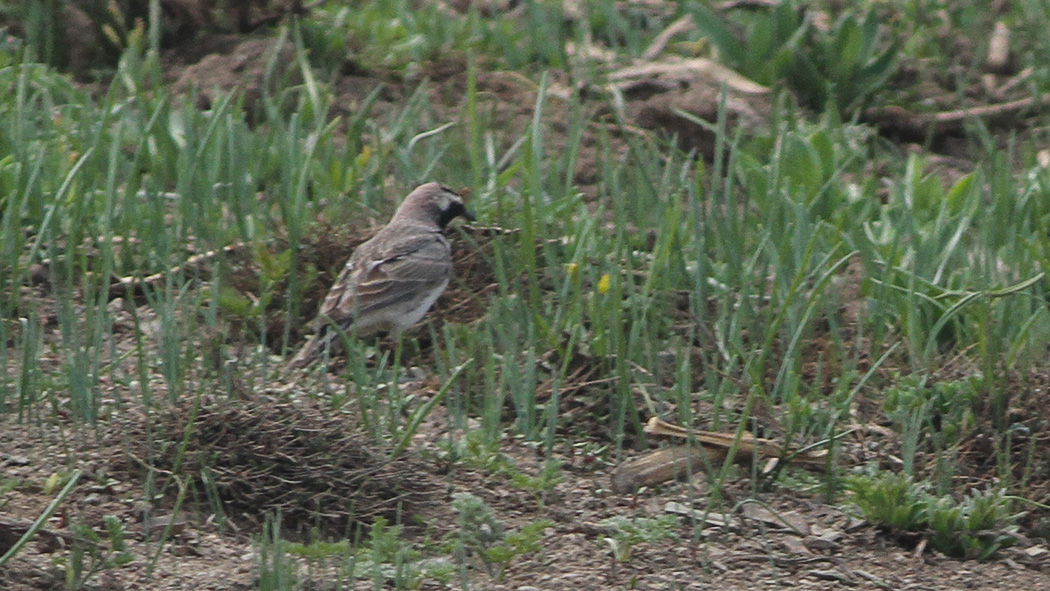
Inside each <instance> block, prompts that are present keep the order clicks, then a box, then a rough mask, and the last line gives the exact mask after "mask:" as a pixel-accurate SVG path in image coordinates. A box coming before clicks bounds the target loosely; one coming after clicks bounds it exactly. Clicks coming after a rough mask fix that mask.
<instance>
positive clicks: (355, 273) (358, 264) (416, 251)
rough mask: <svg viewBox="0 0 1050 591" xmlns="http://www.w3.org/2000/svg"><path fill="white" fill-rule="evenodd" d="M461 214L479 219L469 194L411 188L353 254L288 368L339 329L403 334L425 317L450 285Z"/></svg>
mask: <svg viewBox="0 0 1050 591" xmlns="http://www.w3.org/2000/svg"><path fill="white" fill-rule="evenodd" d="M458 216H463V217H465V218H467V219H468V220H473V219H474V216H473V215H472V214H471V213H470V212H469V211H467V209H466V207H465V206H464V204H463V198H462V197H461V196H460V195H458V194H456V192H455V191H453V190H452V189H449V188H448V187H445V186H443V185H441V184H440V183H427V184H425V185H420V186H419V187H416V189H415V190H414V191H412V192H411V193H409V194H408V197H405V201H404V202H403V203H402V204H401V207H399V208H398V210H397V212H396V213H394V217H393V218H391V220H390V223H389V224H387V225H386V226H385V227H384V228H383V229H382V230H380V231H379V232H378V233H377V234H376V235H375V236H373V237H372V238H371V239H369V240H368V241H367V242H365V243H364V244H362V245H361V246H359V247H357V250H355V251H354V254H353V255H352V256H351V257H350V260H349V261H348V262H347V263H346V267H344V268H343V271H342V272H341V273H340V274H339V278H338V279H336V282H335V284H334V285H332V289H331V291H329V292H328V296H327V297H325V300H324V303H323V304H322V305H321V312H320V314H318V316H317V319H316V320H314V329H315V332H314V335H313V336H312V337H311V338H310V340H308V341H307V342H306V344H305V345H303V348H302V349H300V350H299V353H298V354H296V356H295V357H294V358H293V359H292V360H291V362H289V366H290V367H304V366H306V365H308V364H309V363H310V362H311V361H313V360H314V359H315V358H316V357H317V356H318V354H319V353H321V351H323V350H324V348H325V347H327V346H328V345H329V343H331V342H332V340H333V339H334V338H335V337H336V336H337V335H338V334H339V331H340V330H342V331H344V332H351V333H353V334H355V335H357V336H368V335H371V334H374V333H376V332H379V331H387V332H390V333H392V334H394V335H396V334H398V333H400V332H401V331H403V330H405V329H406V328H408V327H410V326H412V325H413V324H415V323H416V322H419V319H420V318H422V317H423V315H424V314H426V313H427V310H429V309H430V307H431V306H432V305H434V302H435V301H436V300H437V299H438V296H440V295H441V293H442V292H443V291H445V287H446V286H448V280H449V275H450V274H451V273H452V251H451V247H450V246H449V243H448V240H447V239H446V238H445V226H447V225H448V223H449V222H451V221H452V220H453V219H455V218H456V217H458ZM337 328H338V330H337Z"/></svg>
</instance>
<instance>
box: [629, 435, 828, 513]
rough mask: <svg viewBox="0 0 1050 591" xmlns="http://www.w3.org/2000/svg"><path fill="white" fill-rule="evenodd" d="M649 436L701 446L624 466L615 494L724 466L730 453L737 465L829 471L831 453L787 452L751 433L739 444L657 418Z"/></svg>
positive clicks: (659, 453) (733, 439) (650, 456)
mask: <svg viewBox="0 0 1050 591" xmlns="http://www.w3.org/2000/svg"><path fill="white" fill-rule="evenodd" d="M645 432H646V433H649V434H651V435H657V436H664V437H674V438H676V439H686V440H689V441H692V442H695V443H696V444H698V445H691V444H685V445H678V446H674V447H668V448H664V449H659V450H656V451H654V452H650V453H648V454H645V455H643V456H641V457H638V458H635V459H633V460H629V461H627V462H624V463H623V464H621V465H620V466H619V467H618V468H617V469H616V471H615V472H613V475H612V489H613V492H616V493H619V494H623V493H630V492H633V491H636V490H638V489H639V488H641V487H643V486H652V485H655V484H660V483H661V482H666V481H668V480H673V479H675V478H681V477H683V476H686V475H687V474H689V473H690V472H692V473H696V472H700V471H703V469H704V467H705V466H708V465H712V464H720V463H722V462H724V461H725V459H726V458H727V457H728V456H729V453H730V451H735V454H734V456H733V461H734V462H740V463H745V464H746V463H750V462H751V461H752V460H753V459H755V458H763V459H769V460H771V461H772V462H773V463H774V465H775V464H776V463H779V461H781V460H785V461H788V462H792V463H795V464H799V465H801V466H804V467H807V468H810V469H817V470H822V469H824V468H826V467H827V461H828V459H827V458H828V452H827V450H813V449H811V448H803V449H801V450H785V449H784V447H783V446H781V445H779V444H777V443H776V442H774V441H772V440H769V439H760V438H758V437H755V436H754V435H751V434H750V433H743V434H741V435H740V437H739V440H737V436H736V435H735V434H733V433H717V432H714V431H690V430H689V429H686V428H685V427H680V426H678V425H672V424H670V423H668V422H666V421H662V420H660V419H659V418H657V417H652V418H650V419H649V422H648V423H646V425H645ZM734 446H735V448H734ZM772 469H773V466H769V467H767V469H764V470H763V472H768V471H770V470H772Z"/></svg>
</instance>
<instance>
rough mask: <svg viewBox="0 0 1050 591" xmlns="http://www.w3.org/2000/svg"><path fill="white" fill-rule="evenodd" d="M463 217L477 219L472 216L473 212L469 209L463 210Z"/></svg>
mask: <svg viewBox="0 0 1050 591" xmlns="http://www.w3.org/2000/svg"><path fill="white" fill-rule="evenodd" d="M463 217H465V218H467V220H468V221H471V222H473V221H474V220H476V219H477V218H476V217H474V214H473V213H472V212H471V211H470V210H469V209H464V210H463Z"/></svg>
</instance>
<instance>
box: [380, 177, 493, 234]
mask: <svg viewBox="0 0 1050 591" xmlns="http://www.w3.org/2000/svg"><path fill="white" fill-rule="evenodd" d="M461 216H462V217H464V218H467V219H468V220H471V221H473V220H474V214H472V213H471V212H470V211H468V210H467V206H466V204H465V203H464V202H463V196H462V195H460V194H459V193H457V192H455V191H453V190H452V189H450V188H448V187H446V186H445V185H442V184H441V183H426V184H425V185H420V186H418V187H416V188H415V190H414V191H412V192H411V193H409V194H408V197H405V201H404V202H403V203H402V204H401V207H399V208H398V209H397V213H396V214H394V219H409V220H413V221H417V222H424V223H427V224H436V225H437V226H438V227H439V228H441V229H442V230H444V229H445V226H447V225H448V223H449V222H451V221H452V220H454V219H456V218H457V217H461Z"/></svg>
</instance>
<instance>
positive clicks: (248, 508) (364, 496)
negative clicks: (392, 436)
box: [109, 396, 438, 537]
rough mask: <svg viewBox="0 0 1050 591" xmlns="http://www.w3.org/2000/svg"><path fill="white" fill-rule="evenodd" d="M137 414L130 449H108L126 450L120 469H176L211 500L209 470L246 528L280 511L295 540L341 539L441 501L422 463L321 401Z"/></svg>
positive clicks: (117, 463) (217, 403) (126, 436)
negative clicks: (395, 452) (379, 519)
mask: <svg viewBox="0 0 1050 591" xmlns="http://www.w3.org/2000/svg"><path fill="white" fill-rule="evenodd" d="M131 414H132V413H129V415H128V417H127V418H126V419H125V420H126V422H127V424H125V425H123V429H120V431H122V433H121V434H120V435H119V437H120V438H121V439H122V440H123V443H122V444H120V445H113V446H109V447H110V448H111V449H114V450H121V451H120V452H118V453H119V454H120V457H118V458H114V460H113V465H114V467H115V468H116V469H117V470H123V471H127V472H129V473H131V474H133V475H137V476H144V475H145V473H146V471H147V470H149V469H150V468H153V469H154V470H156V471H158V472H160V473H162V474H163V473H167V474H172V473H174V472H177V474H178V475H179V477H180V478H184V479H186V481H187V482H188V483H189V484H190V485H191V486H194V487H196V490H197V492H198V494H197V495H196V497H197V498H200V499H202V502H203V499H205V498H206V495H205V492H206V489H205V486H206V483H205V481H204V478H203V477H202V475H203V474H205V473H208V474H210V475H211V479H212V482H213V486H214V490H215V492H217V493H218V497H219V498H220V499H221V501H222V504H223V510H224V512H225V514H226V516H227V518H229V519H232V520H233V521H234V522H235V523H238V524H247V525H250V526H256V525H259V524H261V523H262V522H263V519H264V516H265V515H266V514H267V513H268V512H275V511H278V510H279V511H280V512H281V516H282V521H283V525H282V529H283V530H284V531H285V532H286V533H287V534H289V535H293V536H294V535H300V536H302V535H306V534H312V533H313V532H316V533H318V534H320V535H321V536H324V537H328V536H333V537H342V536H345V535H347V533H348V532H349V531H350V530H351V529H352V528H353V527H354V526H355V525H359V524H367V523H370V522H371V521H372V519H373V518H374V517H376V516H384V517H386V518H387V519H389V520H390V521H394V520H395V519H400V520H402V521H403V520H405V519H406V518H407V517H409V516H412V515H415V514H418V513H419V512H420V511H421V510H423V509H424V506H425V504H426V502H427V500H428V499H433V498H437V497H436V493H437V490H438V485H437V483H436V481H435V480H434V479H432V478H431V475H430V473H428V472H427V471H426V470H425V468H424V466H423V465H422V464H421V463H419V462H418V461H415V460H413V459H412V458H410V457H400V458H395V459H391V458H390V456H389V453H387V450H385V449H383V448H382V447H380V446H378V445H376V444H375V443H374V442H372V441H371V440H370V439H369V438H368V437H367V436H366V435H365V434H364V433H362V432H360V431H359V430H357V429H356V427H355V422H354V421H353V420H352V419H350V418H348V417H347V416H346V415H344V414H340V413H338V412H334V411H332V410H330V409H325V408H324V407H323V406H322V404H321V403H319V402H317V401H315V400H311V399H301V400H295V401H291V402H289V401H281V400H277V399H275V398H273V397H269V396H254V397H251V398H248V399H243V400H236V401H231V400H227V399H223V400H208V401H204V402H202V403H201V405H200V407H199V408H198V409H197V411H196V413H194V409H193V404H192V403H191V402H187V403H180V404H179V405H177V406H175V407H171V408H168V409H165V410H163V411H160V412H154V413H152V417H151V420H150V421H146V420H145V417H144V416H142V417H138V418H141V419H142V420H138V418H134V419H133V418H131V416H130V415H131ZM191 423H192V424H191ZM187 431H188V432H189V437H188V439H185V441H186V442H187V443H186V446H185V451H184V452H180V448H181V447H182V446H181V443H182V442H183V441H184V438H185V434H186V433H187ZM117 436H118V435H117V434H116V433H115V434H114V437H117ZM180 455H181V457H182V459H181V461H180V460H179V457H180ZM172 488H174V487H172ZM169 496H171V497H172V498H174V492H172V493H171V494H170V495H169ZM191 498H192V497H191Z"/></svg>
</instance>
